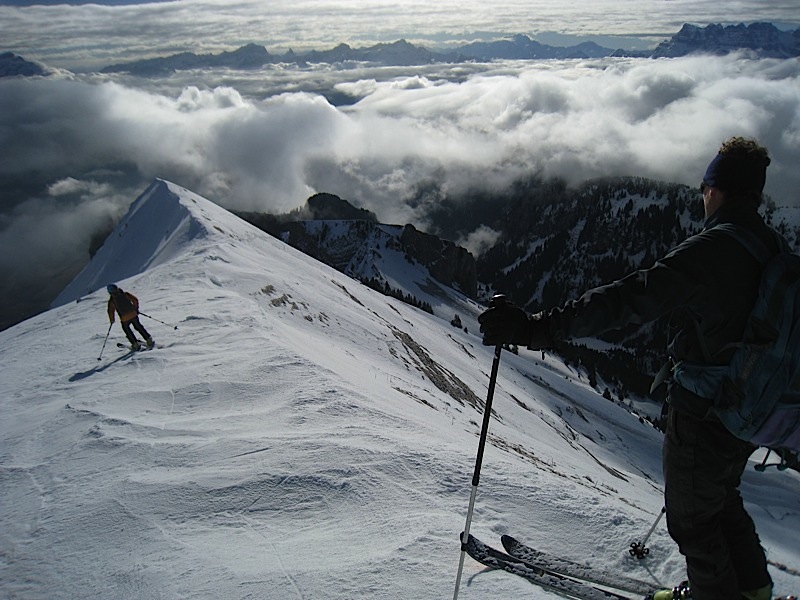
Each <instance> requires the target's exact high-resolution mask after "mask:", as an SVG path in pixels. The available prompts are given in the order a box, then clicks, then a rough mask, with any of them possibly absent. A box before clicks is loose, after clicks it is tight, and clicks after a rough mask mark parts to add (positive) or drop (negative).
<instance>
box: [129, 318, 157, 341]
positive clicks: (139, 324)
mask: <svg viewBox="0 0 800 600" xmlns="http://www.w3.org/2000/svg"><path fill="white" fill-rule="evenodd" d="M131 323H133V327H134V329H136V331H138V332H139V333H140V334H141V335H142V337H143V338H144V339H145V341H149V340H150V339H152V338H151V337H150V334H149V333H147V330H146V329H145V328H144V325H142V322H141V321H140V320H139V317H135V318H134V319H133V321H131Z"/></svg>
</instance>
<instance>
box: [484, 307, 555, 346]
mask: <svg viewBox="0 0 800 600" xmlns="http://www.w3.org/2000/svg"><path fill="white" fill-rule="evenodd" d="M478 322H479V323H480V324H481V332H482V333H483V344H484V345H485V346H497V345H501V344H515V345H517V346H526V347H528V348H534V349H538V348H552V347H553V345H554V344H553V338H552V335H551V334H550V331H549V329H548V328H547V323H546V322H545V321H543V320H542V315H541V313H540V314H536V315H533V316H530V317H529V316H528V315H527V314H526V313H525V311H524V310H522V309H521V308H519V307H518V306H516V305H514V304H511V303H508V302H506V303H501V304H498V305H497V306H493V307H492V308H490V309H489V310H487V311H485V312H483V313H482V314H481V315H480V316H479V317H478Z"/></svg>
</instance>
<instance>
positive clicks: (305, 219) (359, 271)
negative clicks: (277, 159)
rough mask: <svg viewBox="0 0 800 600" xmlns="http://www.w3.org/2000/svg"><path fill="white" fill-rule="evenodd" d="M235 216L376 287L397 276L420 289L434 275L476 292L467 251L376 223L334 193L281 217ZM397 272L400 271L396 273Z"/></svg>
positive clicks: (412, 230) (410, 228) (472, 295)
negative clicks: (411, 282)
mask: <svg viewBox="0 0 800 600" xmlns="http://www.w3.org/2000/svg"><path fill="white" fill-rule="evenodd" d="M239 216H241V217H242V218H244V219H246V220H248V221H250V222H251V223H253V224H254V225H256V226H257V227H260V228H261V229H264V230H265V231H267V232H269V233H271V234H272V235H274V236H276V237H279V238H281V239H282V240H283V241H285V242H286V243H288V244H289V245H291V246H294V247H295V248H297V249H298V250H301V251H302V252H304V253H306V254H308V255H310V256H313V257H314V258H316V259H317V260H319V261H321V262H324V263H325V264H327V265H329V266H331V267H333V268H335V269H337V270H338V271H341V272H343V273H346V274H347V275H350V276H351V277H354V278H356V279H359V280H361V281H363V282H369V283H370V284H371V285H373V286H375V287H378V288H379V289H380V288H382V287H384V286H385V285H386V284H388V285H389V286H390V287H392V288H393V289H395V286H396V285H398V281H399V280H401V279H406V280H409V281H411V280H413V286H416V287H418V288H419V289H425V288H427V287H429V282H428V281H427V280H428V279H434V280H436V282H438V283H440V284H443V285H446V286H449V287H452V288H455V289H457V290H459V291H461V292H462V293H463V294H465V295H467V296H469V297H470V298H476V296H477V290H478V283H477V266H476V262H475V259H474V257H473V256H472V254H470V253H469V252H468V251H467V250H465V249H464V248H462V247H461V246H458V245H456V244H454V243H453V242H450V241H447V240H443V239H441V238H439V237H437V236H435V235H431V234H429V233H425V232H422V231H419V230H418V229H416V228H415V227H414V226H413V225H387V224H383V223H379V222H378V219H377V217H376V216H375V214H374V213H372V212H370V211H368V210H365V209H362V208H357V207H355V206H353V205H352V204H350V203H349V202H347V201H346V200H343V199H342V198H339V197H338V196H336V195H334V194H316V195H314V196H312V197H310V198H309V199H308V200H307V201H306V205H305V206H303V207H302V208H300V209H298V210H295V211H292V212H291V213H289V214H286V215H281V216H277V217H275V216H265V215H254V214H247V213H240V214H239ZM400 272H403V273H404V275H402V276H401V275H398V273H400ZM409 281H405V282H404V283H409ZM391 282H394V283H391ZM413 286H411V287H413ZM395 291H396V290H395Z"/></svg>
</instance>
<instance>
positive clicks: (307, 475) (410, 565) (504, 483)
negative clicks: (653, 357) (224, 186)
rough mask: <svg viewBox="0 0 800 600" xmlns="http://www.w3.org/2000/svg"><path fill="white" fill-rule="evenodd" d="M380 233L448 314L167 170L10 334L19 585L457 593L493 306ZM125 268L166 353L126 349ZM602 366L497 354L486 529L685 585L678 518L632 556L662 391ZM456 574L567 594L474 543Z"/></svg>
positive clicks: (761, 513)
mask: <svg viewBox="0 0 800 600" xmlns="http://www.w3.org/2000/svg"><path fill="white" fill-rule="evenodd" d="M154 223H157V224H158V227H157V228H154V227H153V224H154ZM378 250H379V252H378V253H376V256H377V255H380V257H381V260H382V261H383V264H382V267H383V269H384V272H386V273H389V274H393V275H394V279H395V281H397V282H400V281H402V284H403V286H404V289H405V290H407V291H408V292H409V293H412V294H413V295H415V296H416V297H418V298H419V299H421V300H424V301H427V302H429V303H430V304H431V306H433V309H434V313H435V314H434V315H430V314H428V313H426V312H423V311H420V310H417V309H414V308H413V307H411V306H409V305H407V304H403V303H401V302H398V301H396V300H394V299H392V298H387V297H385V296H383V295H381V294H378V293H377V292H374V291H373V290H371V289H369V288H367V287H365V286H362V285H360V284H359V283H358V282H355V281H353V280H352V279H350V278H349V277H347V276H345V275H343V274H341V273H339V272H337V271H334V270H333V269H331V268H329V267H327V266H325V265H323V264H322V263H319V262H318V261H315V260H313V259H311V258H310V257H308V256H306V255H304V254H302V253H300V252H299V251H297V250H295V249H293V248H291V247H289V246H287V245H285V244H283V243H281V242H280V241H279V240H276V239H274V238H272V237H270V236H268V235H267V234H265V233H263V232H261V231H258V230H256V229H255V228H253V227H251V226H250V225H248V224H247V223H244V222H243V221H241V220H240V219H237V218H236V217H234V216H233V215H231V214H230V213H228V212H226V211H224V210H222V209H221V208H220V207H219V206H217V205H216V204H214V203H212V202H210V201H209V200H208V199H206V198H202V197H200V196H198V195H197V194H194V193H192V192H190V191H187V190H185V189H182V188H181V187H180V186H177V185H175V184H172V183H168V182H157V183H156V184H155V185H154V186H152V187H150V188H149V189H148V191H147V193H146V194H144V195H143V197H142V200H141V201H140V202H138V203H137V204H136V205H135V206H133V207H132V210H131V211H130V213H129V214H127V215H126V217H125V219H124V221H123V222H122V223H121V224H120V226H119V227H118V229H117V230H115V231H114V234H113V235H112V236H111V238H110V240H109V243H108V244H107V245H106V246H104V248H103V249H102V250H101V251H100V253H98V255H97V256H96V257H95V259H94V260H93V261H92V262H91V263H90V264H89V265H88V266H87V268H86V269H85V270H84V271H83V272H82V273H81V274H80V275H79V276H78V277H76V278H75V280H74V282H73V285H71V286H70V287H69V288H68V289H66V290H65V291H64V293H63V294H62V296H61V297H60V298H59V301H58V303H59V306H58V307H57V308H55V309H53V310H51V311H48V312H46V313H43V314H40V315H37V316H35V317H33V318H31V319H29V320H27V321H25V322H24V323H21V324H19V325H17V326H16V327H13V328H11V329H8V330H5V331H2V332H0V363H1V364H2V365H3V377H2V378H0V440H1V441H2V443H0V483H1V484H2V485H0V556H2V560H0V596H2V597H10V598H24V599H26V600H37V599H45V598H47V599H50V598H82V599H86V600H94V599H98V600H99V599H107V598H136V599H142V600H146V599H155V598H158V599H161V600H171V599H179V598H181V599H183V598H226V599H232V600H233V599H237V600H238V599H241V600H245V599H249V598H259V599H262V600H264V599H266V600H286V599H291V600H294V599H297V600H315V599H319V600H322V599H324V600H352V599H354V598H359V599H361V598H363V599H395V598H396V599H403V600H405V599H410V598H449V597H452V594H453V590H454V586H455V581H456V572H457V566H458V563H459V556H460V543H459V540H458V536H459V534H460V532H461V531H462V530H463V529H464V526H465V523H466V514H467V507H468V504H469V498H470V493H471V483H472V475H473V469H474V464H475V457H476V453H477V448H478V434H479V431H480V425H479V424H480V423H481V422H482V417H483V404H484V401H485V399H486V394H487V386H488V381H489V372H490V367H491V364H492V354H493V349H491V348H487V347H484V346H482V344H481V341H480V337H479V333H478V327H477V322H476V317H477V315H478V314H479V312H480V311H481V307H480V306H479V305H478V304H477V303H475V302H473V301H470V300H468V299H466V298H464V297H463V296H461V295H460V294H458V293H456V292H454V291H453V290H449V291H446V292H443V293H441V294H437V295H429V294H428V293H427V292H426V291H425V290H428V291H430V290H431V286H430V285H425V281H426V276H427V273H426V272H425V271H424V269H422V268H421V267H419V265H416V271H414V267H413V266H412V265H409V264H408V263H407V262H406V261H405V259H404V258H403V257H402V255H401V254H400V253H399V252H397V251H394V250H392V248H391V245H390V244H387V245H386V246H385V247H380V248H378ZM393 267H394V268H393ZM410 272H411V273H412V274H411V275H410V274H409V273H410ZM109 280H114V281H116V282H117V283H118V284H119V285H120V286H121V287H122V288H123V289H125V290H128V291H131V292H132V293H134V294H136V296H137V297H138V298H139V300H140V303H141V310H142V312H143V313H145V314H146V315H148V317H142V322H143V323H144V325H145V326H146V327H147V329H148V331H149V332H150V333H151V334H152V335H153V337H154V338H155V340H156V343H157V347H156V348H155V349H154V350H152V351H146V352H140V353H136V354H129V353H128V352H127V351H126V350H125V349H120V348H118V347H117V345H116V344H117V343H120V342H124V341H125V338H124V336H123V334H122V331H121V329H120V327H119V324H118V323H115V324H114V325H113V326H112V327H110V328H109V326H108V320H107V316H106V302H107V298H108V295H107V293H106V292H105V290H104V289H103V286H102V285H101V286H100V289H99V290H97V285H98V282H106V281H109ZM423 288H424V289H423ZM87 290H89V292H88V293H87ZM94 290H96V291H94ZM76 300H80V301H79V302H76ZM454 313H456V314H459V315H460V319H461V322H462V325H464V327H465V328H466V329H462V328H454V327H452V326H451V325H450V323H449V321H450V319H451V318H452V316H453V314H454ZM155 319H158V320H155ZM106 332H108V334H109V337H108V342H107V343H106V342H105V335H106ZM587 379H588V377H587V375H586V373H585V372H584V373H581V372H579V371H576V370H575V369H573V368H569V367H567V366H565V365H564V364H563V363H560V362H559V361H558V360H556V359H554V358H553V357H552V356H549V355H547V356H545V357H542V356H541V353H540V352H531V351H528V350H525V349H522V350H521V351H520V354H519V355H518V356H517V355H514V354H510V353H508V352H503V353H502V355H501V358H500V364H499V369H498V375H497V380H496V381H497V385H496V388H495V393H494V398H493V405H492V409H493V410H492V414H493V418H492V419H491V421H490V424H489V430H488V438H487V439H488V442H487V445H486V448H485V450H486V451H485V454H484V457H483V464H482V468H481V472H480V475H481V477H480V485H479V487H478V489H477V490H476V496H475V498H476V502H475V511H474V513H473V516H472V520H471V521H470V525H471V527H470V531H471V532H472V533H473V534H475V535H477V536H478V537H479V538H482V539H483V540H484V541H486V542H487V543H491V544H493V545H495V546H497V547H499V538H500V535H501V534H504V533H508V534H511V535H513V536H515V537H517V538H519V539H521V540H525V541H528V542H529V543H531V544H533V545H534V546H536V547H537V548H539V549H541V550H544V551H548V552H551V553H555V554H558V555H560V556H563V557H565V558H569V559H573V560H577V561H580V562H582V563H587V564H591V565H593V566H595V567H599V568H605V569H607V570H610V571H611V572H612V573H616V574H619V573H625V574H627V575H629V576H632V577H636V578H638V579H644V580H646V581H649V582H652V583H653V585H654V586H659V587H660V586H668V587H671V586H672V585H674V584H677V583H678V582H679V581H681V580H682V579H683V578H684V577H685V570H684V566H683V560H682V558H681V556H680V554H679V553H678V549H677V547H676V545H675V544H674V543H673V542H672V541H671V540H670V538H669V536H668V534H667V531H666V526H665V524H664V522H663V520H661V522H660V523H659V524H658V526H657V527H655V528H654V530H653V533H652V535H651V536H650V537H649V538H648V539H647V541H646V546H647V547H648V548H649V549H650V554H649V557H648V558H646V559H644V560H636V559H634V558H633V557H631V556H630V555H629V553H628V548H629V545H630V544H631V543H632V542H636V541H638V542H641V541H643V540H644V537H645V535H646V533H647V531H648V530H649V529H650V527H651V526H652V525H653V523H654V522H655V520H656V517H657V515H658V514H659V511H660V510H661V507H662V506H663V494H662V485H663V482H662V479H661V459H660V454H661V440H662V435H661V434H660V433H659V432H658V431H657V430H655V429H654V428H653V427H652V426H651V425H649V424H648V423H647V422H645V421H643V420H640V418H639V417H638V415H637V414H636V413H635V412H631V410H632V409H633V410H634V411H638V412H639V414H648V415H652V414H657V413H658V411H659V407H658V406H657V405H654V404H652V403H648V404H644V403H642V402H635V401H630V402H629V403H628V402H626V403H621V402H612V401H608V400H606V399H604V398H603V397H602V395H601V393H600V391H599V390H594V389H592V388H590V387H589V385H588V383H587ZM763 456H764V452H763V451H758V452H756V453H755V454H754V456H753V457H752V459H751V461H750V464H749V465H748V467H747V470H746V472H745V473H744V476H743V482H742V494H743V498H744V502H745V505H746V507H747V509H748V510H749V511H750V512H751V514H752V516H753V518H754V520H755V522H756V524H757V528H758V532H759V534H760V537H761V541H762V543H763V546H764V548H765V549H766V551H767V553H768V558H769V560H770V561H772V563H773V565H785V566H786V567H788V568H789V569H792V570H793V571H790V570H780V569H779V568H778V567H777V566H773V567H771V568H770V571H771V574H772V576H773V578H774V580H775V583H776V589H775V591H776V593H790V592H795V593H796V592H797V591H798V588H799V587H800V576H798V570H799V569H800V548H798V545H797V539H796V537H797V536H796V533H797V531H798V528H800V474H798V473H797V472H795V471H792V470H786V471H778V470H777V469H775V468H770V469H768V470H767V471H765V472H764V473H758V472H756V470H755V469H754V467H755V466H756V465H757V464H758V462H759V461H760V460H761V459H762V458H763ZM792 573H794V574H792ZM459 589H460V593H459V598H460V599H461V600H489V599H493V600H494V599H496V598H530V599H531V600H554V598H556V597H554V596H552V595H550V594H548V593H546V592H544V591H542V590H540V589H538V588H536V587H534V586H532V585H530V584H529V583H527V582H526V581H524V580H522V579H519V578H517V577H514V576H512V575H509V574H505V573H498V572H492V573H487V572H484V569H483V568H482V566H481V565H479V564H477V563H475V562H474V561H472V560H471V559H469V558H467V560H466V561H465V564H464V572H463V575H462V580H461V585H460V588H459ZM635 597H636V598H639V597H640V596H635Z"/></svg>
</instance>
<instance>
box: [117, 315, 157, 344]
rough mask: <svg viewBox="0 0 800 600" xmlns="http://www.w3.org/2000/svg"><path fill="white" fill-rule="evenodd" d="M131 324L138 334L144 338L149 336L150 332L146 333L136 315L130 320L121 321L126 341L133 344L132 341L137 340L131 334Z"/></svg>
mask: <svg viewBox="0 0 800 600" xmlns="http://www.w3.org/2000/svg"><path fill="white" fill-rule="evenodd" d="M131 325H133V328H134V329H135V330H136V331H138V332H139V333H140V334H142V337H143V338H144V339H145V340H147V339H149V338H150V334H149V333H147V330H146V329H145V328H144V325H142V324H141V323H140V322H139V317H138V316H136V317H134V318H133V319H131V320H130V321H122V331H124V332H125V337H126V338H128V341H129V342H130V343H131V344H133V343H135V342H136V341H137V340H136V336H135V335H134V334H133V331H131Z"/></svg>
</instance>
